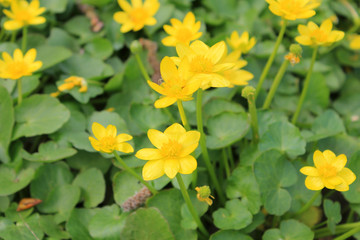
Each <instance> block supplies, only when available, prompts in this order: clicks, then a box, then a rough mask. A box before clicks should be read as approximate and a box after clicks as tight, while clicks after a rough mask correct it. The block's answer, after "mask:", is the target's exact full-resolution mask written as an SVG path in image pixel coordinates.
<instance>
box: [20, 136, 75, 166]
mask: <svg viewBox="0 0 360 240" xmlns="http://www.w3.org/2000/svg"><path fill="white" fill-rule="evenodd" d="M75 154H76V150H75V149H73V148H68V147H61V146H59V144H57V143H56V142H53V141H48V142H45V143H41V144H40V146H39V152H37V153H34V154H29V153H28V152H26V150H24V149H23V152H22V156H23V158H24V159H26V160H29V161H33V162H55V161H58V160H61V159H64V158H68V157H71V156H73V155H75Z"/></svg>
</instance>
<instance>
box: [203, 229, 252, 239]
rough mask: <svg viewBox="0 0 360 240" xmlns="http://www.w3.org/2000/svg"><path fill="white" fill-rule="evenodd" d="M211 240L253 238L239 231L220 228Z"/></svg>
mask: <svg viewBox="0 0 360 240" xmlns="http://www.w3.org/2000/svg"><path fill="white" fill-rule="evenodd" d="M210 240H252V238H251V237H250V236H248V235H245V234H243V233H240V232H239V231H234V230H220V231H217V232H216V233H214V234H212V235H211V236H210Z"/></svg>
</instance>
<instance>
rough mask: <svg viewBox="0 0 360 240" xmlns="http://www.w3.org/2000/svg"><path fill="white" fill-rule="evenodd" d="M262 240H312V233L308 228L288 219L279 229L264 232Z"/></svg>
mask: <svg viewBox="0 0 360 240" xmlns="http://www.w3.org/2000/svg"><path fill="white" fill-rule="evenodd" d="M262 239H263V240H279V239H286V240H313V239H314V233H313V232H312V231H311V230H310V228H309V227H308V226H306V225H304V224H302V223H300V222H298V221H296V220H293V219H290V220H285V221H282V222H281V223H280V229H269V230H266V232H265V234H264V235H263V237H262Z"/></svg>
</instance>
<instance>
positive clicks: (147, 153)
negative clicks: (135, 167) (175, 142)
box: [135, 148, 163, 160]
mask: <svg viewBox="0 0 360 240" xmlns="http://www.w3.org/2000/svg"><path fill="white" fill-rule="evenodd" d="M135 157H137V158H139V159H141V160H159V159H161V158H163V155H162V154H161V151H160V150H159V149H155V148H143V149H140V150H139V151H137V153H136V154H135Z"/></svg>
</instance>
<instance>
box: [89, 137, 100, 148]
mask: <svg viewBox="0 0 360 240" xmlns="http://www.w3.org/2000/svg"><path fill="white" fill-rule="evenodd" d="M89 140H90V143H91V146H92V147H93V148H94V149H95V150H96V151H100V142H99V141H98V140H96V139H95V138H93V137H89Z"/></svg>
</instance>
